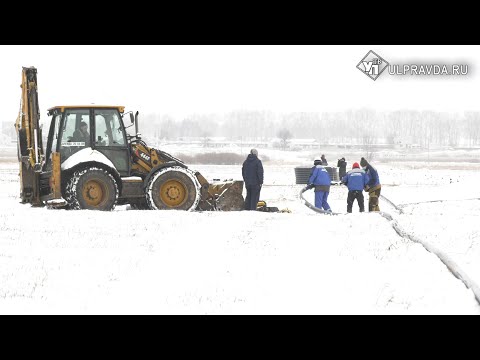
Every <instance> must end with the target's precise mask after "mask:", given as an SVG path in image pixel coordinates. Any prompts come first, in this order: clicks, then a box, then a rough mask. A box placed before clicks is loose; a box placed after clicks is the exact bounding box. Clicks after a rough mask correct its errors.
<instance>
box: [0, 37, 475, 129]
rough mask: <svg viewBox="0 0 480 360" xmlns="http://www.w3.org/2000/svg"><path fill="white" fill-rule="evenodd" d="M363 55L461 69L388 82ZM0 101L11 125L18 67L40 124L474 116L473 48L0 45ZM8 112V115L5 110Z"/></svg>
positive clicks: (16, 100) (17, 94) (17, 92)
mask: <svg viewBox="0 0 480 360" xmlns="http://www.w3.org/2000/svg"><path fill="white" fill-rule="evenodd" d="M369 50H373V51H375V52H376V53H377V54H379V55H380V56H382V57H383V58H384V59H385V60H387V61H388V62H390V63H391V64H392V63H400V62H405V63H419V64H443V63H445V64H454V63H456V64H468V71H469V74H468V75H467V76H457V77H438V76H437V77H420V76H404V77H399V76H391V75H389V74H388V71H387V70H386V71H385V73H384V74H382V75H381V76H380V77H379V78H378V79H377V80H376V81H373V80H371V79H369V78H368V77H367V76H365V75H364V74H362V73H361V72H360V71H359V70H358V69H357V68H356V65H357V64H358V63H359V61H360V60H361V59H362V58H363V57H364V55H366V54H367V52H368V51H369ZM0 55H1V57H0V58H1V60H0V61H1V64H2V65H1V66H0V92H1V93H0V99H1V104H2V109H3V110H4V112H3V113H4V115H3V116H4V117H3V120H2V121H6V119H12V121H14V120H15V118H16V116H17V113H18V107H19V101H20V87H19V85H20V82H21V69H22V66H35V67H36V68H37V69H38V84H39V102H40V107H41V111H42V119H43V120H45V118H46V109H47V108H49V107H51V106H54V105H72V104H90V103H95V104H112V105H116V104H118V105H124V106H126V109H127V110H139V111H140V113H143V114H151V113H159V114H170V115H172V116H175V117H176V118H182V117H184V116H186V115H188V114H191V113H210V112H220V113H222V112H228V111H231V110H239V109H247V110H271V111H274V112H290V111H320V112H322V111H342V110H348V109H356V108H361V107H370V108H373V109H376V110H378V111H384V110H387V111H388V110H398V109H414V110H437V111H449V112H463V111H469V110H480V101H479V95H480V94H479V92H478V90H479V88H480V79H479V76H478V73H479V72H478V71H477V70H478V67H479V66H480V46H418V45H417V46H391V45H355V46H344V45H337V46H323V45H316V46H299V45H292V46H283V45H279V46H270V45H265V46H263V45H256V46H243V45H242V46H240V45H228V46H224V45H222V46H220V45H218V46H204V45H197V46H180V45H178V46H163V45H145V46H113V45H94V46H83V45H82V46H79V45H68V46H66V45H62V46H60V45H58V46H43V45H37V46H26V45H16V46H5V45H2V46H0ZM5 110H6V111H5Z"/></svg>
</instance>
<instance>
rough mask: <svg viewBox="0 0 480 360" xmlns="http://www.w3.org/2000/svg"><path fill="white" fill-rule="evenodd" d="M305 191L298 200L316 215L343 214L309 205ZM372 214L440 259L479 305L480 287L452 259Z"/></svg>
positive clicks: (394, 206)
mask: <svg viewBox="0 0 480 360" xmlns="http://www.w3.org/2000/svg"><path fill="white" fill-rule="evenodd" d="M305 191H307V190H306V188H303V189H302V190H301V191H300V199H301V200H303V201H304V204H305V206H307V207H308V208H310V209H312V210H313V211H315V212H317V213H321V214H325V215H341V214H343V213H329V212H326V211H325V210H323V209H319V208H316V207H315V206H314V205H313V204H311V203H310V202H309V201H307V200H306V199H305V198H304V196H303V193H304V192H305ZM380 198H382V199H383V200H384V201H385V202H387V203H388V204H389V205H390V206H392V207H393V208H394V209H395V210H396V211H398V212H399V214H403V210H402V209H401V207H400V206H397V205H395V203H393V202H392V201H391V200H390V199H388V198H386V197H385V196H384V195H380ZM467 200H478V199H467ZM440 201H447V200H433V201H425V202H419V203H414V204H420V203H430V202H440ZM406 205H413V204H406ZM402 207H403V206H402ZM374 213H376V214H379V215H380V216H382V217H383V218H385V219H387V220H388V221H390V225H391V226H392V228H393V229H394V230H395V232H396V233H397V234H398V235H399V236H401V237H403V238H404V239H407V240H410V241H413V242H416V243H419V244H420V245H422V246H423V247H424V248H425V250H427V251H428V252H431V253H432V254H434V255H435V256H437V257H438V258H439V259H440V261H441V262H442V263H443V264H444V265H445V266H446V267H447V269H448V270H449V271H450V272H451V273H452V274H453V276H455V277H456V278H457V279H459V280H460V281H461V282H462V283H463V284H464V285H465V286H466V287H467V289H470V290H472V292H473V294H474V295H475V300H476V301H477V303H478V304H479V305H480V287H479V286H478V285H477V284H476V283H475V282H474V281H473V280H472V279H471V278H470V277H469V276H468V275H467V274H466V273H465V272H464V271H463V270H462V269H461V268H460V267H459V266H458V265H457V264H456V263H455V262H454V261H453V260H452V259H450V258H449V256H448V255H447V254H445V253H444V252H443V251H441V250H440V249H437V248H436V247H435V246H433V245H432V244H430V243H428V242H427V241H424V240H422V239H419V238H417V237H415V236H413V235H412V234H409V233H408V232H407V231H405V230H404V229H403V228H402V227H401V226H400V225H399V224H398V222H397V220H395V218H394V217H393V216H392V215H391V214H389V213H387V212H384V211H378V212H374Z"/></svg>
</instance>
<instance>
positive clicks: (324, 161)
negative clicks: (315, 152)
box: [321, 155, 328, 166]
mask: <svg viewBox="0 0 480 360" xmlns="http://www.w3.org/2000/svg"><path fill="white" fill-rule="evenodd" d="M321 160H322V165H324V166H327V165H328V162H327V159H326V157H325V155H322V157H321Z"/></svg>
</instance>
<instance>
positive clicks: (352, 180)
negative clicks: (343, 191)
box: [341, 162, 370, 213]
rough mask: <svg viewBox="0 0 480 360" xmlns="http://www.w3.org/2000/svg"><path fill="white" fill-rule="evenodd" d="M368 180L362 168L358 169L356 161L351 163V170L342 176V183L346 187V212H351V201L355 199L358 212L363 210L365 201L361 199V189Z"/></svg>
mask: <svg viewBox="0 0 480 360" xmlns="http://www.w3.org/2000/svg"><path fill="white" fill-rule="evenodd" d="M369 180H370V178H369V176H368V175H367V174H366V173H365V171H364V170H363V169H360V165H358V163H357V162H356V163H353V166H352V170H350V171H349V172H347V174H346V175H345V176H344V177H342V180H341V181H342V183H343V184H345V185H347V187H348V196H347V212H348V213H351V212H352V207H353V203H354V202H355V199H357V203H358V207H359V209H360V212H364V211H365V203H364V199H363V189H364V188H365V186H366V185H367V183H368V181H369Z"/></svg>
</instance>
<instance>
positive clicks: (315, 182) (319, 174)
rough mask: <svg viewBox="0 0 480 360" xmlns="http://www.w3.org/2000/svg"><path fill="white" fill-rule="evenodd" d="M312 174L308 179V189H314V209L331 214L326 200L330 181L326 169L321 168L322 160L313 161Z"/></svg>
mask: <svg viewBox="0 0 480 360" xmlns="http://www.w3.org/2000/svg"><path fill="white" fill-rule="evenodd" d="M313 165H314V167H313V168H312V173H311V175H310V178H309V179H308V188H309V189H312V188H315V207H316V208H319V209H322V208H323V210H325V211H328V212H332V209H331V208H330V205H328V202H327V199H328V194H329V193H330V184H331V182H332V180H331V179H330V175H329V174H328V171H327V169H325V167H324V166H322V160H315V161H314V163H313Z"/></svg>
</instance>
